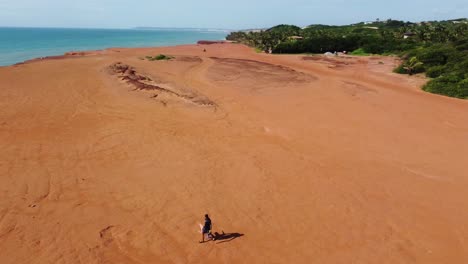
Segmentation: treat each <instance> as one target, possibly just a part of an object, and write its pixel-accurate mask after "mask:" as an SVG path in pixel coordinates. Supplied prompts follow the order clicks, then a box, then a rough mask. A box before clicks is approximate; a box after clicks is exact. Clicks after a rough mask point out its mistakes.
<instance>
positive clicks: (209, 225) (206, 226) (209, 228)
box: [203, 218, 211, 230]
mask: <svg viewBox="0 0 468 264" xmlns="http://www.w3.org/2000/svg"><path fill="white" fill-rule="evenodd" d="M203 229H205V230H211V219H210V218H205V226H203Z"/></svg>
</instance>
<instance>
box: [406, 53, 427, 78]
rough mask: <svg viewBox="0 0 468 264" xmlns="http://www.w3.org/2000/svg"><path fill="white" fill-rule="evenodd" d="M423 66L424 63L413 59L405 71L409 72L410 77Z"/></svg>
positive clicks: (407, 64)
mask: <svg viewBox="0 0 468 264" xmlns="http://www.w3.org/2000/svg"><path fill="white" fill-rule="evenodd" d="M422 65H423V63H422V62H420V61H419V60H418V58H416V57H411V59H410V60H409V61H408V62H407V63H406V66H404V67H403V69H405V70H406V72H408V74H409V75H413V73H414V72H415V71H416V69H418V68H420V67H421V66H422Z"/></svg>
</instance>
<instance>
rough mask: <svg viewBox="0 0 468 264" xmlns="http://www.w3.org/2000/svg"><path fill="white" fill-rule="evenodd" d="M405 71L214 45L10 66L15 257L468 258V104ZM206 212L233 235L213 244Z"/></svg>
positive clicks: (6, 116) (8, 219) (9, 173)
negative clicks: (163, 57)
mask: <svg viewBox="0 0 468 264" xmlns="http://www.w3.org/2000/svg"><path fill="white" fill-rule="evenodd" d="M204 48H206V49H207V51H206V52H203V49H204ZM159 53H163V54H168V55H171V56H174V59H172V60H169V61H148V60H142V59H141V58H142V57H145V56H148V55H151V56H154V55H157V54H159ZM397 63H398V62H397V60H396V59H394V58H392V57H365V58H364V57H363V58H356V57H338V58H326V57H309V56H302V55H301V56H293V55H278V56H273V55H266V54H256V53H254V52H253V51H252V50H251V49H249V48H248V47H245V46H242V45H235V44H214V45H209V46H197V45H188V46H178V47H168V48H154V49H109V50H105V51H96V52H91V53H70V54H68V55H66V56H63V57H58V58H55V59H45V60H35V61H32V62H29V63H25V64H21V65H17V66H11V67H0V144H1V151H0V197H1V199H0V263H2V264H9V263H15V264H17V263H41V264H42V263H87V264H89V263H343V264H344V263H392V264H395V263H425V264H427V263H468V210H467V208H468V194H467V191H466V190H467V189H468V169H467V164H468V102H466V101H462V100H457V99H452V98H447V97H442V96H437V95H433V94H428V93H425V92H423V91H421V90H420V89H419V87H420V86H421V85H422V84H423V83H424V79H422V78H420V77H408V76H399V75H396V74H393V73H392V72H391V70H392V68H393V67H394V66H395V65H396V64H397ZM205 213H209V214H210V216H211V217H212V220H213V225H214V231H218V232H221V231H222V230H223V231H224V232H226V233H230V234H233V235H232V236H231V237H230V238H228V239H224V240H220V241H216V242H213V241H211V242H208V243H204V244H199V243H198V241H199V240H200V234H199V233H198V231H199V228H198V223H200V222H202V221H203V215H204V214H205ZM241 235H242V236H241Z"/></svg>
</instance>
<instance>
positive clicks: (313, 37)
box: [227, 19, 468, 99]
mask: <svg viewBox="0 0 468 264" xmlns="http://www.w3.org/2000/svg"><path fill="white" fill-rule="evenodd" d="M227 39H228V40H232V41H237V42H240V43H244V44H247V45H250V46H252V47H255V48H257V49H260V50H263V51H271V52H272V53H277V54H279V53H292V54H297V53H325V52H335V51H339V52H343V51H346V52H350V53H351V54H353V51H354V53H355V54H382V55H388V54H396V55H399V56H401V57H402V58H403V63H402V65H400V66H399V67H398V68H397V69H395V72H398V73H403V74H415V73H421V72H425V73H426V75H427V76H428V77H430V78H431V80H430V81H429V82H428V83H427V84H426V85H425V86H424V87H423V89H424V90H425V91H428V92H432V93H438V94H443V95H448V96H452V97H457V98H464V99H467V98H468V20H467V19H456V20H448V21H431V22H421V23H412V22H404V21H398V20H391V19H389V20H386V21H375V22H372V23H357V24H352V25H346V26H328V25H310V26H308V27H305V28H300V27H297V26H294V25H278V26H275V27H272V28H270V29H267V30H259V31H248V32H243V31H238V32H232V33H230V34H229V35H228V36H227Z"/></svg>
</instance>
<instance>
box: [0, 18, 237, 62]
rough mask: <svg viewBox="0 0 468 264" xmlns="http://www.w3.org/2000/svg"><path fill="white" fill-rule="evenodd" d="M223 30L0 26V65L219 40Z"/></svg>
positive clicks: (224, 35)
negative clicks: (74, 53)
mask: <svg viewBox="0 0 468 264" xmlns="http://www.w3.org/2000/svg"><path fill="white" fill-rule="evenodd" d="M227 33H228V32H227V31H221V30H203V29H200V30H198V29H64V28H1V27H0V66H6V65H11V64H15V63H18V62H22V61H25V60H29V59H33V58H38V57H45V56H53V55H62V54H64V53H65V52H68V51H78V50H81V51H84V50H96V49H105V48H112V47H153V46H172V45H180V44H193V43H196V42H197V41H198V40H223V39H224V38H225V37H226V35H227Z"/></svg>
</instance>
